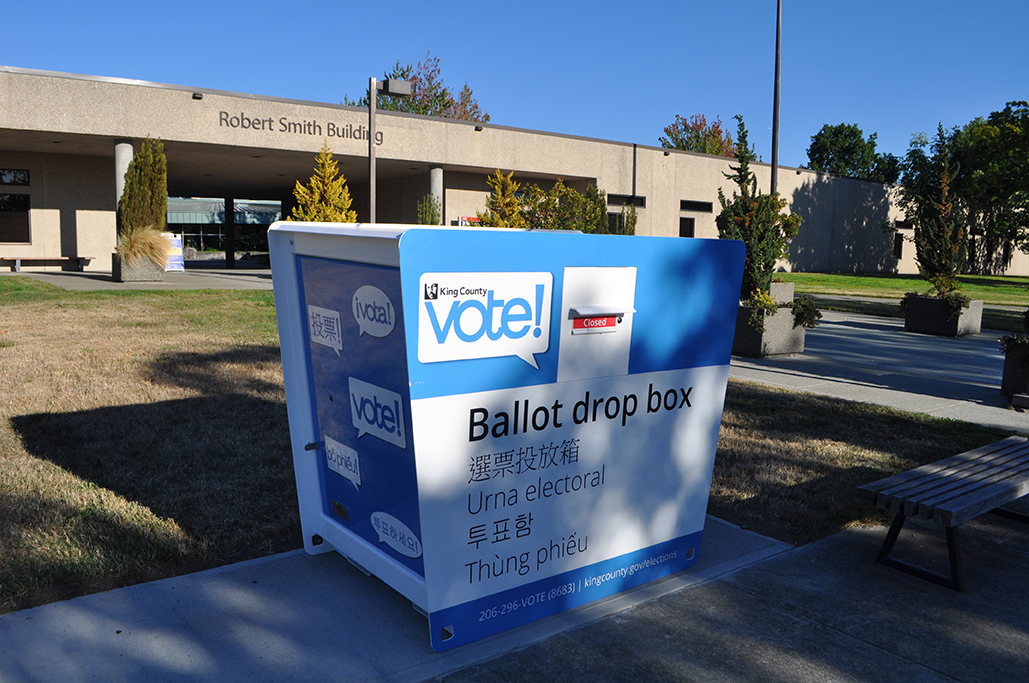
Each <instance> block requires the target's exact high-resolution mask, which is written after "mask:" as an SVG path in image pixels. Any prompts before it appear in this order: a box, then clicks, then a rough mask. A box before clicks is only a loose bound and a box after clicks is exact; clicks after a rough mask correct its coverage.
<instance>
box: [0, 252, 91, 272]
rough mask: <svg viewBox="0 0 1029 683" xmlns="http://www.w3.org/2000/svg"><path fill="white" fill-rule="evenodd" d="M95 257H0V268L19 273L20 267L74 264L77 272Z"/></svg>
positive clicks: (83, 268)
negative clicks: (7, 267) (7, 268)
mask: <svg viewBox="0 0 1029 683" xmlns="http://www.w3.org/2000/svg"><path fill="white" fill-rule="evenodd" d="M94 258H96V257H95V256H0V266H3V265H9V266H11V270H12V271H13V272H15V273H20V272H21V267H22V265H23V264H24V265H30V264H31V265H36V266H60V265H64V264H65V263H74V264H75V265H76V266H77V267H78V269H79V270H85V269H86V266H88V265H89V262H90V261H92V260H93V259H94Z"/></svg>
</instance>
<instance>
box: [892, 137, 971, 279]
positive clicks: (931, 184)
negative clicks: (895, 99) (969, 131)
mask: <svg viewBox="0 0 1029 683" xmlns="http://www.w3.org/2000/svg"><path fill="white" fill-rule="evenodd" d="M927 144H928V140H927V139H926V137H925V135H917V136H915V137H914V139H913V140H912V144H911V148H910V149H909V150H908V153H907V155H906V157H905V159H904V178H903V182H902V184H901V188H900V198H899V204H900V206H901V208H903V209H904V213H905V214H906V216H907V219H908V220H909V221H911V222H912V223H913V224H914V228H915V237H914V239H915V260H916V261H917V262H918V272H919V273H921V275H922V277H923V278H925V279H926V281H928V282H929V284H930V285H931V286H932V293H933V294H934V295H936V296H938V297H940V298H946V297H948V296H950V295H952V294H956V293H958V292H959V290H960V289H961V283H960V282H959V281H958V279H957V276H958V274H959V273H960V272H961V269H962V267H963V266H964V261H965V240H966V237H967V231H966V229H965V220H964V216H962V215H961V211H960V210H958V209H957V208H956V207H955V205H954V201H953V193H952V190H951V182H952V179H953V177H954V176H953V171H952V160H951V158H952V155H953V135H948V134H947V133H946V132H945V131H944V130H943V125H942V124H941V125H940V126H939V129H938V131H937V133H936V138H935V139H934V140H933V142H932V145H931V146H930V151H929V153H928V154H927V153H926V151H925V147H926V145H927Z"/></svg>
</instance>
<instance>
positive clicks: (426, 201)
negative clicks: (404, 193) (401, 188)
mask: <svg viewBox="0 0 1029 683" xmlns="http://www.w3.org/2000/svg"><path fill="white" fill-rule="evenodd" d="M441 214H442V209H441V208H440V205H439V200H438V199H436V197H435V196H434V195H433V194H432V193H431V192H430V193H428V194H426V195H425V196H424V197H422V198H421V199H420V200H418V225H439V224H440V219H441Z"/></svg>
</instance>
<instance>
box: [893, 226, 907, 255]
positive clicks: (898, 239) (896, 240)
mask: <svg viewBox="0 0 1029 683" xmlns="http://www.w3.org/2000/svg"><path fill="white" fill-rule="evenodd" d="M893 258H895V259H897V260H898V261H899V260H900V259H902V258H904V235H901V234H900V233H899V232H897V233H894V234H893Z"/></svg>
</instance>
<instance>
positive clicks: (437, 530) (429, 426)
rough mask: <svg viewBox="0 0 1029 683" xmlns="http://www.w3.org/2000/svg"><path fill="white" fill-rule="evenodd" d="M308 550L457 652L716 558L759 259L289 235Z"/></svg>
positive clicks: (658, 248) (291, 358) (282, 244)
mask: <svg viewBox="0 0 1029 683" xmlns="http://www.w3.org/2000/svg"><path fill="white" fill-rule="evenodd" d="M269 244H270V248H271V259H272V271H273V275H274V286H275V302H276V308H277V312H278V320H279V336H280V341H281V348H282V365H283V371H284V376H285V383H286V399H287V406H288V410H289V423H290V433H291V438H292V442H293V458H294V464H295V468H296V477H297V489H298V494H299V500H300V514H301V523H302V526H303V533H304V545H305V548H306V549H307V550H308V551H309V552H311V553H317V552H323V551H327V550H336V551H338V552H339V553H341V554H343V555H345V556H346V557H347V558H348V559H350V560H351V561H352V562H354V563H355V564H357V565H358V566H360V567H362V568H364V569H365V570H367V571H369V572H371V573H373V574H375V575H376V576H378V577H379V578H380V579H382V580H383V581H384V582H386V583H387V584H389V585H390V586H392V587H393V588H394V589H395V590H397V591H399V592H400V593H402V594H403V595H405V596H406V597H408V598H409V599H410V600H411V601H412V602H413V603H414V604H415V605H416V606H417V607H418V608H420V609H421V610H423V611H424V612H425V613H427V614H428V618H429V627H430V636H431V641H432V646H433V648H434V649H436V650H440V651H441V650H446V649H449V648H452V647H456V646H459V645H463V644H465V643H468V642H471V641H474V640H477V639H479V638H483V637H485V636H489V635H492V634H494V633H498V632H500V631H503V630H506V629H509V628H512V627H514V626H518V625H521V624H525V623H528V622H530V621H533V620H536V619H540V618H542V617H546V616H549V615H552V614H555V613H557V612H560V611H562V610H566V609H569V608H572V607H576V606H579V605H583V604H586V603H589V602H592V601H594V600H597V599H600V598H603V597H607V596H609V595H612V594H615V593H618V592H621V591H624V590H627V589H629V588H633V587H635V586H638V585H640V584H643V583H646V582H648V581H651V580H653V579H656V578H659V577H662V576H666V575H668V574H671V573H674V572H677V571H680V570H682V569H684V568H686V567H689V566H690V565H691V564H693V563H694V562H696V560H697V551H698V548H699V546H700V539H701V534H702V532H703V529H704V517H705V512H706V509H707V500H708V495H709V492H710V486H711V471H712V467H713V464H714V456H715V447H716V444H717V440H718V428H719V423H720V421H721V415H722V405H723V401H724V398H725V388H726V381H727V378H728V373H729V358H730V353H731V349H732V338H733V332H734V329H735V324H736V311H737V306H738V299H739V291H740V279H741V275H742V268H743V260H744V249H743V245H742V243H740V242H735V241H729V240H701V239H680V238H663V237H629V236H614V235H583V234H579V233H570V232H523V231H514V230H485V229H473V230H463V229H457V230H452V229H440V228H419V227H414V226H400V225H370V226H362V225H333V224H324V223H323V224H312V223H277V224H275V225H273V226H272V228H271V229H270V230H269Z"/></svg>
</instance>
